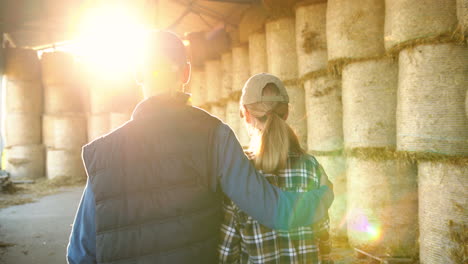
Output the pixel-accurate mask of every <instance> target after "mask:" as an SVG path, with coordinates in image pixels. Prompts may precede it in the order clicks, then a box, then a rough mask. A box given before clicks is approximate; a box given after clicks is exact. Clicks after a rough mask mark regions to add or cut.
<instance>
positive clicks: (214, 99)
mask: <svg viewBox="0 0 468 264" xmlns="http://www.w3.org/2000/svg"><path fill="white" fill-rule="evenodd" d="M205 73H206V75H205V82H206V85H205V87H206V95H207V103H208V104H209V109H210V112H211V114H212V115H214V116H216V117H218V118H219V119H221V120H224V119H225V118H226V113H225V111H226V109H225V108H224V107H223V105H222V104H221V102H220V99H221V98H222V92H223V90H222V89H223V77H222V63H221V60H219V59H218V60H209V61H206V62H205Z"/></svg>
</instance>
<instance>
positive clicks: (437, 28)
mask: <svg viewBox="0 0 468 264" xmlns="http://www.w3.org/2000/svg"><path fill="white" fill-rule="evenodd" d="M385 4H386V5H385V48H386V49H387V50H391V49H393V48H398V47H397V46H399V45H404V44H405V42H411V41H417V40H418V39H423V38H428V37H436V36H440V35H444V34H451V33H452V32H453V31H454V30H455V27H456V25H457V13H456V3H455V1H454V0H426V1H425V2H424V4H421V3H420V2H415V1H412V0H386V1H385Z"/></svg>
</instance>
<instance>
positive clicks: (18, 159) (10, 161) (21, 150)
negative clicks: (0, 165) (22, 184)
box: [5, 145, 45, 179]
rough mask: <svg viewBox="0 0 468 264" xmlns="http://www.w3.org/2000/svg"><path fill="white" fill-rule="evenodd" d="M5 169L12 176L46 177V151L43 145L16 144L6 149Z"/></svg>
mask: <svg viewBox="0 0 468 264" xmlns="http://www.w3.org/2000/svg"><path fill="white" fill-rule="evenodd" d="M5 156H6V159H5V160H6V164H5V169H6V170H7V171H8V172H9V173H10V175H11V177H12V178H33V179H36V178H41V177H44V172H45V171H44V167H45V157H44V156H45V153H44V146H43V145H24V146H14V147H11V148H7V149H5Z"/></svg>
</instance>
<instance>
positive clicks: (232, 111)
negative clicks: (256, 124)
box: [225, 100, 241, 139]
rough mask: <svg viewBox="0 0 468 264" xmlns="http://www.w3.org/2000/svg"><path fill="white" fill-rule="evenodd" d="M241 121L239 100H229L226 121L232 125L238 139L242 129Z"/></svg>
mask: <svg viewBox="0 0 468 264" xmlns="http://www.w3.org/2000/svg"><path fill="white" fill-rule="evenodd" d="M240 121H241V119H240V115H239V102H237V101H234V100H229V101H228V102H227V104H226V119H225V122H226V124H228V125H229V126H230V127H231V129H232V131H233V132H234V133H235V134H236V136H237V138H238V139H239V132H240V129H241V123H240Z"/></svg>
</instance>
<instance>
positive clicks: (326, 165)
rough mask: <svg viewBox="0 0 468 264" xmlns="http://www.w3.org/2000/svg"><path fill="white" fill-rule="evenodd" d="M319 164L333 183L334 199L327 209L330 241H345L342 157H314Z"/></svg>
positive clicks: (343, 166) (344, 168)
mask: <svg viewBox="0 0 468 264" xmlns="http://www.w3.org/2000/svg"><path fill="white" fill-rule="evenodd" d="M314 157H315V158H316V159H317V161H318V162H319V163H320V165H321V166H322V168H323V169H324V171H325V173H326V174H327V176H328V179H330V181H331V182H333V193H334V195H335V199H334V200H333V204H332V206H331V207H330V209H328V215H329V217H330V235H331V237H332V241H342V240H344V239H346V236H347V229H346V203H347V187H346V163H345V158H344V156H342V155H314Z"/></svg>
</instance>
